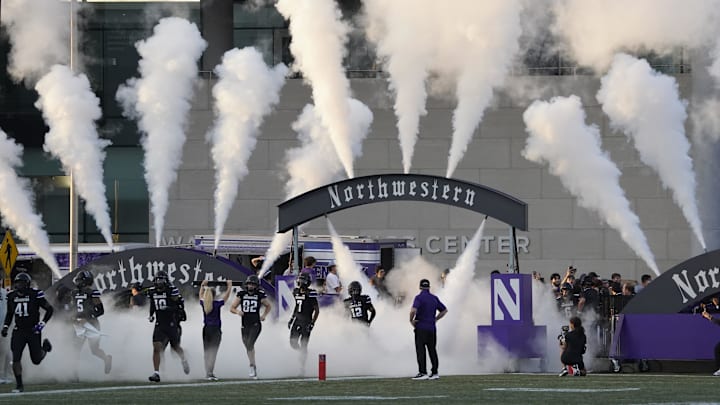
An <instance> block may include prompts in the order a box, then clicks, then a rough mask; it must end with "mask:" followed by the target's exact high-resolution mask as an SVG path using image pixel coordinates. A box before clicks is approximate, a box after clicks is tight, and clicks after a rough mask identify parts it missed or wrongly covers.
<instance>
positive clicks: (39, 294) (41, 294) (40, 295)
mask: <svg viewBox="0 0 720 405" xmlns="http://www.w3.org/2000/svg"><path fill="white" fill-rule="evenodd" d="M33 291H35V297H36V298H45V291H43V290H38V289H36V288H33Z"/></svg>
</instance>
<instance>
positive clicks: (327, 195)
mask: <svg viewBox="0 0 720 405" xmlns="http://www.w3.org/2000/svg"><path fill="white" fill-rule="evenodd" d="M386 201H420V202H431V203H438V204H445V205H450V206H454V207H459V208H465V209H468V210H471V211H475V212H477V213H479V214H483V215H488V216H490V217H492V218H495V219H497V220H499V221H502V222H504V223H506V224H508V225H510V226H512V227H513V228H517V229H520V230H523V231H527V227H528V209H527V204H526V203H525V202H523V201H520V200H518V199H517V198H515V197H512V196H510V195H508V194H505V193H503V192H500V191H497V190H494V189H492V188H489V187H485V186H482V185H479V184H474V183H469V182H465V181H461V180H455V179H448V178H446V177H438V176H430V175H422V174H382V175H372V176H364V177H356V178H353V179H348V180H343V181H339V182H336V183H332V184H328V185H326V186H322V187H319V188H316V189H314V190H311V191H308V192H307V193H305V194H302V195H299V196H297V197H295V198H293V199H290V200H288V201H285V202H283V203H282V204H280V205H279V206H278V232H287V231H289V230H291V229H293V228H294V227H296V226H299V225H301V224H303V223H305V222H308V221H311V220H313V219H315V218H318V217H321V216H323V215H327V214H330V213H333V212H336V211H341V210H344V209H347V208H352V207H357V206H361V205H366V204H373V203H379V202H386Z"/></svg>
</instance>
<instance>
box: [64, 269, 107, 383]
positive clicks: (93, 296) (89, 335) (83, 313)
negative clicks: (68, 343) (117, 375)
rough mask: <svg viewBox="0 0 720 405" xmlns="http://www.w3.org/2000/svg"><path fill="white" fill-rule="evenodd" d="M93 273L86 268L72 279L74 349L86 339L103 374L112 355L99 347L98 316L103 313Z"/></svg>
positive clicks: (80, 346) (78, 348) (79, 346)
mask: <svg viewBox="0 0 720 405" xmlns="http://www.w3.org/2000/svg"><path fill="white" fill-rule="evenodd" d="M93 281H94V278H93V274H92V273H91V272H89V271H87V270H83V271H81V272H80V273H78V275H77V276H75V278H74V279H73V283H74V284H75V287H76V288H75V289H74V290H73V291H72V297H73V302H74V303H75V310H74V311H75V324H74V327H75V335H76V336H77V338H78V339H77V343H76V349H77V351H80V349H81V348H82V345H83V343H85V340H87V341H88V346H90V352H91V353H92V354H93V355H94V356H95V357H97V358H99V359H101V360H102V361H103V363H104V364H105V374H109V373H110V369H111V367H112V356H110V355H108V354H106V353H105V352H104V351H103V350H102V349H101V348H100V337H101V336H102V335H101V333H100V323H99V322H98V319H97V318H98V317H100V316H101V315H102V314H104V313H105V309H104V307H103V303H102V301H101V300H100V291H98V290H96V289H94V288H92V284H93Z"/></svg>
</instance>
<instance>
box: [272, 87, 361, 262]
mask: <svg viewBox="0 0 720 405" xmlns="http://www.w3.org/2000/svg"><path fill="white" fill-rule="evenodd" d="M345 103H346V104H347V105H348V111H350V116H349V120H348V125H349V128H350V130H351V133H350V137H351V138H352V139H357V140H358V142H362V140H363V139H365V137H366V136H367V133H368V130H369V129H370V124H371V123H372V118H373V115H372V112H371V111H370V109H369V108H368V107H367V106H366V105H365V104H363V103H361V102H360V101H358V100H355V99H348V100H345ZM292 128H293V130H294V131H295V132H297V133H298V138H299V139H300V146H298V147H297V148H293V149H290V150H288V151H287V166H286V167H287V172H288V176H289V179H288V180H287V183H286V185H285V195H286V196H287V198H286V200H289V199H291V198H293V197H296V196H298V195H300V194H302V193H305V192H307V191H310V190H312V189H315V188H317V187H320V186H322V185H324V184H328V183H331V182H333V181H338V180H339V179H340V174H341V173H342V170H343V166H342V164H341V163H340V159H339V158H338V155H337V154H336V153H335V147H334V146H333V143H332V141H331V140H330V135H329V134H328V129H327V127H326V126H324V125H323V121H322V118H321V117H320V114H319V112H318V111H317V109H316V108H315V106H313V105H312V104H308V105H306V106H305V108H303V111H302V112H301V113H300V116H299V117H298V119H297V120H296V121H295V122H294V123H293V125H292ZM357 152H358V153H359V151H357ZM356 156H357V155H354V156H353V157H356ZM291 238H292V234H290V233H289V232H286V233H284V234H279V233H278V234H275V236H274V237H273V241H272V242H271V244H270V248H269V249H268V251H267V252H266V253H265V261H264V262H263V266H262V268H261V269H260V274H261V275H264V274H265V273H267V271H269V270H270V266H272V264H273V263H274V262H275V260H277V258H278V257H280V255H281V254H282V252H283V251H284V249H285V247H287V246H288V244H289V242H290V240H291Z"/></svg>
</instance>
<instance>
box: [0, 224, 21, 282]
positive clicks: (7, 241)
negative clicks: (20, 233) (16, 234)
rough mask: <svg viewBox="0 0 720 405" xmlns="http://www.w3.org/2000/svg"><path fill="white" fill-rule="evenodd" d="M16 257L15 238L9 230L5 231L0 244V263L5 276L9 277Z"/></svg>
mask: <svg viewBox="0 0 720 405" xmlns="http://www.w3.org/2000/svg"><path fill="white" fill-rule="evenodd" d="M17 257H18V250H17V245H16V244H15V239H13V237H12V233H10V231H6V232H5V237H4V238H3V241H2V245H0V264H2V266H3V268H4V269H5V276H6V277H7V278H10V272H11V271H12V269H13V266H14V265H15V260H16V259H17Z"/></svg>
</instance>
